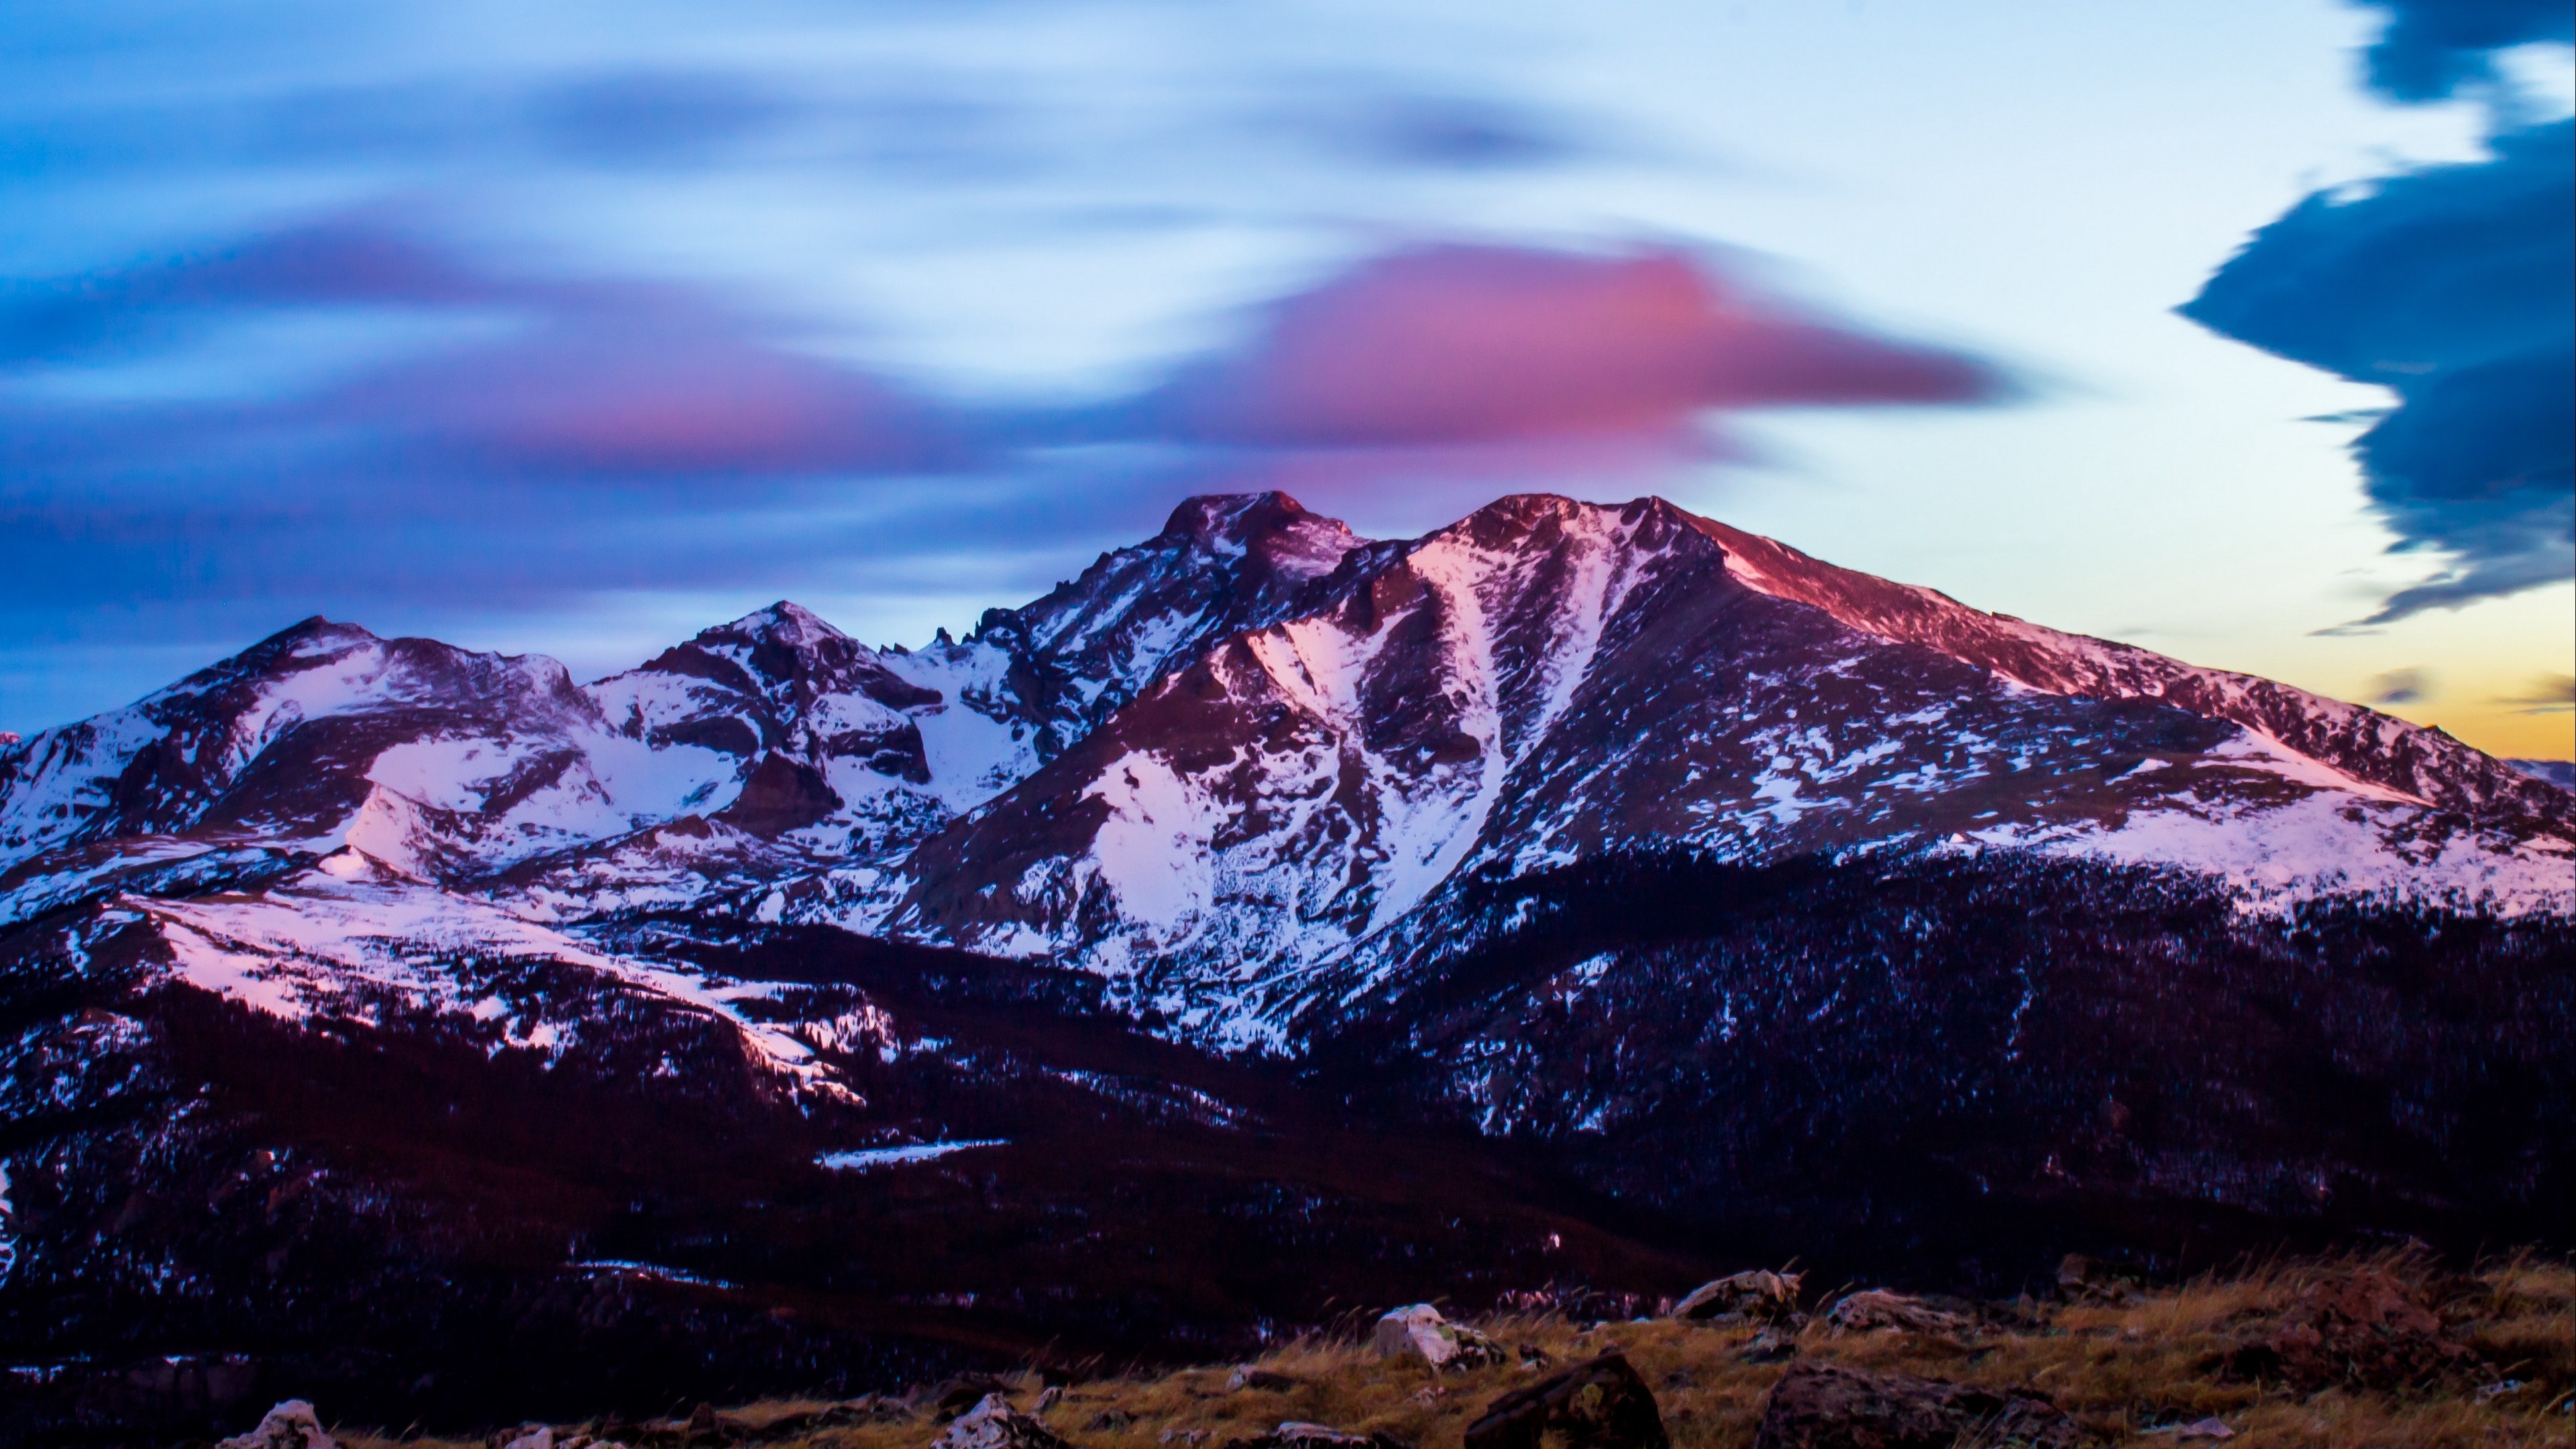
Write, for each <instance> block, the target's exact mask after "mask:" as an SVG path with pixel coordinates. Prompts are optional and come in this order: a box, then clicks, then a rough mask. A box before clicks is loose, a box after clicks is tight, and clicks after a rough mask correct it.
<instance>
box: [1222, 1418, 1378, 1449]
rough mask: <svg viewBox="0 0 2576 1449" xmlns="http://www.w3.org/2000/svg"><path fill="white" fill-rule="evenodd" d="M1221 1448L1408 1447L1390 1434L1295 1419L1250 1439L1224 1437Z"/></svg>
mask: <svg viewBox="0 0 2576 1449" xmlns="http://www.w3.org/2000/svg"><path fill="white" fill-rule="evenodd" d="M1225 1449H1408V1446H1407V1445H1406V1444H1405V1442H1404V1441H1403V1440H1401V1439H1398V1438H1396V1437H1395V1436H1393V1435H1391V1434H1353V1433H1349V1432H1347V1431H1345V1430H1341V1429H1336V1428H1334V1427H1332V1426H1331V1425H1330V1424H1308V1423H1302V1422H1299V1421H1297V1420H1290V1421H1289V1422H1287V1423H1285V1424H1282V1425H1280V1426H1279V1427H1278V1428H1276V1429H1273V1430H1271V1431H1270V1432H1269V1433H1267V1434H1262V1435H1259V1436H1256V1437H1254V1438H1250V1439H1228V1440H1227V1441H1226V1442H1225Z"/></svg>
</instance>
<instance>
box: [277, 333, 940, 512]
mask: <svg viewBox="0 0 2576 1449" xmlns="http://www.w3.org/2000/svg"><path fill="white" fill-rule="evenodd" d="M313 410H314V412H315V413H317V414H318V415H319V416H321V417H323V418H327V419H330V420H333V421H343V422H356V423H360V424H362V425H365V426H369V427H372V428H378V429H382V430H385V431H387V432H390V433H393V434H395V435H396V436H398V437H401V438H404V439H407V440H408V442H409V445H410V446H413V447H417V448H425V449H428V450H432V451H435V452H438V453H443V454H451V455H455V456H457V457H459V458H460V459H462V460H464V461H467V462H471V463H476V464H481V465H487V466H494V467H500V468H505V469H518V470H528V471H536V472H547V473H573V474H580V473H602V474H607V473H621V474H664V475H671V474H722V473H742V474H769V475H778V474H799V473H830V472H848V473H888V472H914V471H932V470H938V469H942V468H947V467H952V466H955V465H957V464H958V463H960V462H961V461H963V460H964V459H965V458H966V456H967V454H968V453H969V452H970V448H969V444H968V441H967V439H966V435H965V431H964V429H963V428H961V427H960V426H959V425H958V424H957V422H956V420H955V419H953V418H951V417H950V416H949V415H948V414H947V412H946V411H945V410H943V409H940V408H938V407H936V406H934V405H932V404H929V403H927V402H925V401H922V400H920V399H917V398H915V397H913V396H911V395H909V394H907V393H906V392H904V391H903V390H902V389H900V388H897V387H896V386H894V385H893V384H891V383H888V382H886V381H884V380H883V379H881V378H878V377H876V376H875V375H873V374H871V373H869V372H867V371H865V370H863V369H860V368H856V367H852V366H849V365H846V364H841V363H836V362H832V361H829V360H826V359H824V358H820V357H815V356H810V355H807V354H804V353H801V352H798V351H795V350H793V349H791V348H789V347H786V346H783V345H781V344H779V343H777V342H775V341H772V340H770V339H767V338H764V337H762V336H761V335H760V334H759V332H758V331H757V329H755V328H753V327H751V326H750V325H749V324H747V323H745V322H744V321H742V320H741V319H738V318H735V317H733V316H730V315H728V314H725V313H722V312H719V311H715V310H713V309H711V308H709V307H707V306H705V305H704V304H702V303H699V302H696V301H694V300H692V299H689V298H687V297H684V296H681V295H678V294H667V293H658V292H654V291H649V290H642V289H636V290H629V291H625V292H622V293H619V294H615V295H607V294H603V295H597V296H583V297H579V298H575V299H559V304H558V305H557V306H555V307H554V308H552V309H551V310H550V311H549V312H547V313H545V314H542V315H540V316H539V317H538V318H537V319H535V320H534V321H533V322H532V323H531V325H529V326H527V327H525V328H524V329H522V330H519V331H516V332H513V333H510V334H508V335H506V336H504V337H502V338H500V339H497V340H495V341H491V342H488V343H483V344H479V345H474V346H469V347H466V348H463V349H460V350H457V351H451V352H445V353H439V354H434V355H431V356H428V357H425V358H419V359H415V360H412V361H409V362H406V363H402V364H398V365H396V366H393V367H389V368H385V369H382V370H379V371H376V372H374V373H371V374H368V375H366V376H363V377H360V378H357V379H354V380H352V381H351V382H350V383H348V384H346V385H344V386H342V387H340V388H338V389H336V390H334V391H333V392H331V393H329V394H327V395H326V396H324V397H322V398H319V399H317V400H315V402H314V404H313Z"/></svg>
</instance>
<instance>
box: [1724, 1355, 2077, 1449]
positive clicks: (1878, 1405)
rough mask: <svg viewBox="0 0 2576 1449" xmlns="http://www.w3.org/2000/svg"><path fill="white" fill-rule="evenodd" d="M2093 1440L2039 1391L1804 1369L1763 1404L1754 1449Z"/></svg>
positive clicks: (2073, 1444) (2064, 1446)
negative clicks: (2002, 1389)
mask: <svg viewBox="0 0 2576 1449" xmlns="http://www.w3.org/2000/svg"><path fill="white" fill-rule="evenodd" d="M2085 1442H2086V1435H2085V1433H2084V1431H2083V1429H2082V1428H2081V1426H2079V1425H2077V1424H2076V1422H2075V1421H2074V1420H2073V1419H2070V1418H2068V1417H2067V1416H2066V1415H2065V1414H2064V1413H2063V1412H2061V1411H2060V1410H2059V1409H2058V1408H2057V1406H2056V1405H2055V1404H2052V1403H2050V1402H2049V1401H2048V1399H2047V1397H2046V1396H2045V1395H2042V1394H2040V1393H2038V1392H2037V1391H2036V1390H2024V1389H2016V1390H2007V1391H2000V1392H1999V1391H1996V1390H1992V1389H1981V1388H1975V1387H1972V1386H1970V1385H1966V1384H1954V1383H1950V1382H1948V1381H1946V1380H1942V1379H1918V1378H1910V1377H1907V1376H1906V1375H1903V1374H1876V1373H1870V1372H1868V1371H1867V1370H1864V1369H1857V1368H1845V1367H1842V1366H1839V1365H1828V1364H1817V1363H1805V1362H1802V1363H1797V1364H1793V1365H1791V1366H1790V1369H1789V1371H1788V1372H1787V1373H1786V1374H1784V1375H1782V1376H1781V1379H1780V1382H1779V1383H1777V1384H1775V1385H1773V1386H1772V1389H1771V1395H1770V1397H1769V1398H1768V1399H1766V1400H1765V1401H1764V1402H1763V1406H1762V1423H1761V1426H1760V1427H1759V1428H1758V1429H1757V1430H1755V1432H1754V1436H1753V1446H1754V1449H1965V1446H1969V1445H1975V1446H1977V1449H2077V1446H2079V1445H2082V1444H2084V1443H2085Z"/></svg>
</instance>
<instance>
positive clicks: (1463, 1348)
mask: <svg viewBox="0 0 2576 1449" xmlns="http://www.w3.org/2000/svg"><path fill="white" fill-rule="evenodd" d="M1369 1341H1370V1342H1371V1343H1373V1344H1374V1345H1376V1347H1377V1352H1378V1357H1380V1358H1399V1357H1402V1356H1404V1355H1406V1354H1411V1355H1413V1356H1415V1357H1417V1358H1420V1359H1421V1360H1422V1361H1423V1362H1425V1363H1427V1364H1429V1365H1431V1366H1432V1367H1433V1368H1434V1369H1455V1370H1457V1371H1459V1372H1462V1373H1463V1372H1465V1371H1466V1370H1468V1369H1471V1368H1478V1367H1481V1366H1483V1365H1485V1364H1497V1363H1501V1362H1502V1361H1503V1359H1504V1353H1503V1347H1502V1345H1501V1344H1498V1343H1496V1342H1494V1341H1493V1340H1492V1339H1490V1338H1487V1337H1486V1336H1484V1335H1483V1334H1481V1333H1478V1332H1477V1331H1476V1330H1474V1329H1472V1328H1469V1327H1466V1326H1465V1325H1463V1324H1457V1323H1451V1322H1450V1321H1449V1320H1448V1319H1446V1318H1443V1317H1441V1316H1440V1310H1439V1309H1437V1308H1434V1307H1432V1306H1431V1305H1430V1304H1428V1303H1416V1304H1413V1305H1412V1306H1410V1307H1406V1308H1398V1309H1396V1310H1394V1311H1393V1312H1391V1313H1389V1314H1387V1315H1386V1316H1385V1317H1384V1318H1381V1319H1379V1320H1378V1321H1377V1330H1376V1332H1375V1333H1373V1334H1372V1335H1370V1340H1369Z"/></svg>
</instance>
